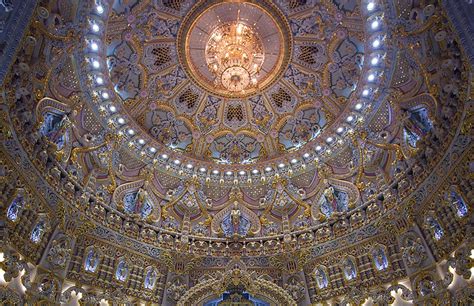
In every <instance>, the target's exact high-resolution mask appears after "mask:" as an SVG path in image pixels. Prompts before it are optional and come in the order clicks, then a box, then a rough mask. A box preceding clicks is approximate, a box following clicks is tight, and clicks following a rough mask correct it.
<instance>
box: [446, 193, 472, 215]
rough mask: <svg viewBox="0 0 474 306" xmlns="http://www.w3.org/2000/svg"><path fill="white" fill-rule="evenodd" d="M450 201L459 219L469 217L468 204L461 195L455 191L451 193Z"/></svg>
mask: <svg viewBox="0 0 474 306" xmlns="http://www.w3.org/2000/svg"><path fill="white" fill-rule="evenodd" d="M450 200H451V204H452V205H453V207H454V209H455V210H456V214H457V216H458V217H459V218H463V217H465V216H467V213H468V208H467V205H466V202H465V201H464V199H463V198H462V196H461V195H459V194H458V193H457V192H456V191H454V190H453V191H451V195H450Z"/></svg>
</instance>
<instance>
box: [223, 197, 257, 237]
mask: <svg viewBox="0 0 474 306" xmlns="http://www.w3.org/2000/svg"><path fill="white" fill-rule="evenodd" d="M251 225H252V224H251V222H250V220H249V219H248V218H247V217H246V216H245V215H244V214H242V212H241V210H240V208H239V204H238V202H234V207H233V208H232V210H231V211H230V213H229V214H228V215H227V216H225V217H224V218H223V219H222V222H221V228H222V231H223V232H224V234H225V235H226V236H227V237H230V236H234V235H239V236H242V237H245V236H246V235H247V233H248V231H249V229H250V227H251Z"/></svg>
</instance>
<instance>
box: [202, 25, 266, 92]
mask: <svg viewBox="0 0 474 306" xmlns="http://www.w3.org/2000/svg"><path fill="white" fill-rule="evenodd" d="M205 52H206V62H207V66H208V68H209V71H211V73H212V74H213V75H214V77H215V79H214V82H215V86H216V87H221V88H225V89H227V90H229V91H231V92H245V90H247V89H250V88H255V87H256V86H257V85H258V74H259V72H260V70H261V67H262V65H263V62H264V59H265V55H264V50H263V44H262V42H261V40H260V37H259V36H258V35H257V33H256V32H255V31H254V29H252V27H250V26H248V25H247V24H245V23H243V22H242V21H235V22H231V23H227V24H224V25H221V26H219V27H217V28H216V29H214V31H213V32H212V34H211V36H210V38H209V41H208V42H207V44H206V51H205Z"/></svg>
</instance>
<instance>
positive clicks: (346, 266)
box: [342, 257, 357, 281]
mask: <svg viewBox="0 0 474 306" xmlns="http://www.w3.org/2000/svg"><path fill="white" fill-rule="evenodd" d="M342 271H343V272H344V277H345V278H346V280H348V281H350V280H354V279H355V278H356V277H357V269H356V265H355V261H354V258H352V257H346V259H344V261H343V263H342Z"/></svg>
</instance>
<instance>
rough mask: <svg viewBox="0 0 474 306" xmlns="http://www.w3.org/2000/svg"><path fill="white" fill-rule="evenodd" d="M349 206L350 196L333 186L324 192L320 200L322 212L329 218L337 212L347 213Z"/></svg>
mask: <svg viewBox="0 0 474 306" xmlns="http://www.w3.org/2000/svg"><path fill="white" fill-rule="evenodd" d="M348 205H349V195H348V194H347V193H346V192H344V191H340V190H337V189H334V187H333V186H329V187H328V188H326V189H325V190H324V192H323V195H322V196H321V199H320V200H319V207H320V210H321V212H322V213H323V214H324V215H325V216H326V217H327V218H329V217H330V216H331V215H332V214H333V213H335V212H344V211H347V209H348Z"/></svg>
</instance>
